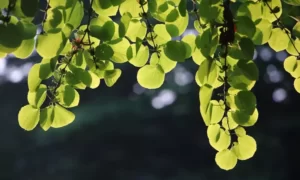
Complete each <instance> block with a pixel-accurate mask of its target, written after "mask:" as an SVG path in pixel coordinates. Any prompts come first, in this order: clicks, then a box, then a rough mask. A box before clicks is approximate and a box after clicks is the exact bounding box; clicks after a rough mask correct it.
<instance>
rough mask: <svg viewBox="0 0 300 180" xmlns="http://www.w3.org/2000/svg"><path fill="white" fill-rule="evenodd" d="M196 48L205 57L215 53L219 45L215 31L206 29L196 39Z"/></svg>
mask: <svg viewBox="0 0 300 180" xmlns="http://www.w3.org/2000/svg"><path fill="white" fill-rule="evenodd" d="M195 43H196V46H197V48H198V49H200V51H201V53H202V54H203V55H204V56H205V57H210V56H211V55H213V54H214V53H215V51H216V48H217V46H218V44H219V39H218V33H217V29H214V30H212V29H210V28H207V29H205V30H204V32H203V33H201V34H200V35H198V36H197V37H196V41H195Z"/></svg>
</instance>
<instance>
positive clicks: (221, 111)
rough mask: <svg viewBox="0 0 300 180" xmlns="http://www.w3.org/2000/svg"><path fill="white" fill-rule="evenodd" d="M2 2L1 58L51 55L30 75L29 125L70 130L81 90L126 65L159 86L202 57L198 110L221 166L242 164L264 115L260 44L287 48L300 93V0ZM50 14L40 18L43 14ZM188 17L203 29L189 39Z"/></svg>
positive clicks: (109, 81)
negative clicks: (258, 88) (258, 92)
mask: <svg viewBox="0 0 300 180" xmlns="http://www.w3.org/2000/svg"><path fill="white" fill-rule="evenodd" d="M42 2H43V1H41V2H40V1H39V0H29V1H28V0H1V2H0V9H1V10H2V13H1V14H0V57H5V56H6V55H7V54H13V55H14V56H16V57H17V58H20V59H26V58H28V57H29V56H30V55H31V54H32V52H33V51H34V50H36V51H37V53H38V54H39V55H40V56H41V57H42V59H41V61H40V62H39V63H36V64H34V65H33V66H32V68H31V70H30V72H29V74H28V94H27V99H28V104H27V105H24V106H23V107H22V108H21V109H20V111H19V114H18V119H19V125H20V126H21V128H23V129H25V130H27V131H30V130H33V129H34V128H35V127H36V126H37V125H38V124H39V125H40V127H41V128H42V129H43V130H45V131H47V130H48V129H49V128H60V127H64V126H66V125H68V124H70V123H72V122H73V121H74V120H75V114H74V113H72V112H71V111H70V110H69V109H70V108H73V107H76V106H78V105H79V102H80V94H79V91H80V90H85V89H86V88H91V89H95V88H98V87H99V86H100V82H101V81H102V83H103V81H104V83H105V84H106V86H108V87H111V86H113V85H114V84H115V83H117V81H118V79H119V78H120V76H121V75H122V70H121V68H117V66H118V64H122V63H130V64H131V65H132V66H135V67H137V68H139V70H138V73H137V76H136V77H137V81H138V83H139V84H140V85H141V86H142V87H144V88H147V89H157V88H159V87H161V86H162V85H163V83H164V81H165V76H166V74H167V73H169V72H170V71H172V70H173V69H174V68H175V67H176V65H177V63H184V62H185V61H194V64H195V66H197V67H198V71H197V72H196V74H195V81H196V83H197V85H198V86H199V102H200V106H199V110H200V114H201V116H202V119H203V120H204V124H205V125H206V126H207V136H208V141H209V143H210V145H211V146H212V147H213V148H214V149H215V150H216V151H217V153H216V156H215V161H216V164H217V165H218V166H219V167H220V168H221V169H224V170H230V169H233V168H234V167H235V166H236V164H237V161H238V160H246V159H249V158H251V157H253V155H254V154H255V152H256V149H257V144H256V141H255V139H254V138H253V137H252V136H250V135H249V134H248V133H247V132H246V128H247V127H250V126H253V125H255V123H256V122H257V120H258V117H259V112H258V109H257V107H256V106H257V100H256V96H255V94H254V93H253V92H251V89H252V88H253V87H254V86H255V83H256V81H258V80H259V70H258V68H257V66H256V64H255V62H254V61H253V56H254V53H255V47H256V46H260V45H268V46H269V47H270V48H272V49H273V50H274V51H276V52H279V51H286V52H288V53H289V56H288V57H287V58H286V59H285V61H284V64H283V65H284V69H285V70H286V71H287V72H288V73H289V74H290V75H291V76H292V77H293V78H295V80H294V88H295V90H296V91H297V92H298V93H300V69H299V68H300V64H299V62H300V61H299V60H300V52H299V50H300V18H299V15H300V12H299V6H300V1H299V0H168V1H164V0H126V1H125V0H90V1H88V2H86V1H81V0H66V1H61V0H47V2H46V3H45V6H43V3H42ZM39 18H40V19H42V20H41V21H38V19H39ZM189 23H192V24H193V25H194V28H195V30H196V31H197V34H188V35H185V36H183V37H182V35H183V34H184V32H185V31H186V29H187V26H188V24H189Z"/></svg>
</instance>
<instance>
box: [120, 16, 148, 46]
mask: <svg viewBox="0 0 300 180" xmlns="http://www.w3.org/2000/svg"><path fill="white" fill-rule="evenodd" d="M146 33H147V25H146V23H145V22H143V21H140V20H137V19H134V20H131V21H130V23H129V25H128V28H127V31H126V34H125V36H127V37H128V38H129V39H130V40H131V41H133V42H134V41H135V40H136V38H140V39H144V38H145V36H146Z"/></svg>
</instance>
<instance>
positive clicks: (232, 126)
mask: <svg viewBox="0 0 300 180" xmlns="http://www.w3.org/2000/svg"><path fill="white" fill-rule="evenodd" d="M228 124H229V126H228ZM222 127H223V128H225V129H226V130H228V129H230V130H232V129H235V128H236V127H238V124H237V123H236V122H235V121H234V120H233V119H232V118H228V117H224V118H223V119H222Z"/></svg>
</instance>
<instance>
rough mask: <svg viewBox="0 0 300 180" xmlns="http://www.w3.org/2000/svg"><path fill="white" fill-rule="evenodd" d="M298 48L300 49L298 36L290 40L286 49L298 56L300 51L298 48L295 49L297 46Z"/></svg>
mask: <svg viewBox="0 0 300 180" xmlns="http://www.w3.org/2000/svg"><path fill="white" fill-rule="evenodd" d="M294 45H295V47H296V48H297V50H298V49H300V38H297V39H295V40H293V39H292V41H291V40H290V41H289V45H288V47H287V49H286V51H287V52H288V53H289V54H290V55H294V56H298V55H299V53H298V52H297V50H296V49H295V47H294Z"/></svg>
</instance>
